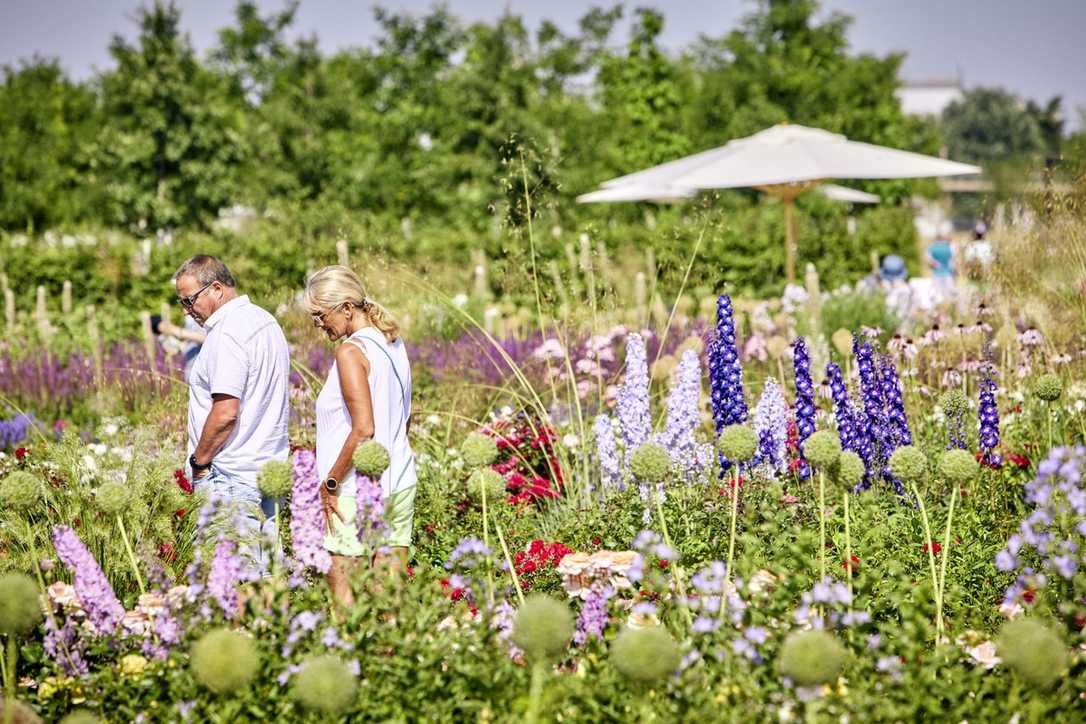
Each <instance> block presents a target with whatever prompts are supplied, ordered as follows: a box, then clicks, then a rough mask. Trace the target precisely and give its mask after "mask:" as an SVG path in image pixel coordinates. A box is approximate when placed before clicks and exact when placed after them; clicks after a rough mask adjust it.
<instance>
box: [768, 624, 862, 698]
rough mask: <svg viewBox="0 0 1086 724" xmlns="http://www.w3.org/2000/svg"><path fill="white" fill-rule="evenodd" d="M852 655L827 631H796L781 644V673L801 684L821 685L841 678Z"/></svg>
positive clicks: (779, 661) (779, 660)
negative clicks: (848, 658) (847, 658)
mask: <svg viewBox="0 0 1086 724" xmlns="http://www.w3.org/2000/svg"><path fill="white" fill-rule="evenodd" d="M847 656H848V654H847V652H846V651H845V647H844V646H842V645H841V642H839V641H838V640H837V639H836V638H834V637H833V635H831V634H829V633H826V632H825V631H794V632H792V633H790V634H789V635H788V638H786V639H785V640H784V644H783V645H782V646H781V651H780V658H779V659H778V664H779V666H780V670H781V674H783V675H784V676H787V677H788V678H789V679H791V680H792V681H794V682H795V683H796V684H797V685H799V686H817V685H819V684H829V683H831V682H834V681H836V680H837V677H838V676H840V674H841V669H843V668H844V666H845V659H846V657H847Z"/></svg>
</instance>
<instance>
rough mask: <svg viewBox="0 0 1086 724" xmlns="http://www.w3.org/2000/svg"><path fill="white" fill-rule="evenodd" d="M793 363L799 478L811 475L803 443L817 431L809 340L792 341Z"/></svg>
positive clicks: (803, 478)
mask: <svg viewBox="0 0 1086 724" xmlns="http://www.w3.org/2000/svg"><path fill="white" fill-rule="evenodd" d="M792 365H793V368H794V369H795V375H796V430H797V432H798V433H799V449H800V453H799V469H798V473H799V478H800V480H807V479H808V478H809V477H811V466H810V465H808V464H807V459H806V458H805V457H803V443H804V442H805V441H806V440H807V438H809V437H810V436H811V435H812V434H813V433H814V431H815V401H814V383H813V382H812V381H811V355H810V353H809V352H808V351H807V342H806V340H804V339H803V337H796V341H795V342H793V343H792Z"/></svg>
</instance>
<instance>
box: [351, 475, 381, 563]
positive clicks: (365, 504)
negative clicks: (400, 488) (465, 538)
mask: <svg viewBox="0 0 1086 724" xmlns="http://www.w3.org/2000/svg"><path fill="white" fill-rule="evenodd" d="M355 484H356V485H357V486H358V492H357V493H356V494H355V528H356V531H357V534H358V542H359V543H362V544H363V545H372V546H376V545H378V544H379V543H380V540H381V535H382V534H383V533H384V531H385V529H386V528H387V527H388V526H387V525H386V524H385V499H384V490H383V488H382V487H381V481H380V480H371V479H369V478H367V477H365V476H363V475H356V476H355Z"/></svg>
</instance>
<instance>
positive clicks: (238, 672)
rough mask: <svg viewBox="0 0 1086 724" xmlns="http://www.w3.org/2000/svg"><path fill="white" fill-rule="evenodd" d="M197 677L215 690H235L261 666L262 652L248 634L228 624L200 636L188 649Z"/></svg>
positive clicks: (229, 691)
mask: <svg viewBox="0 0 1086 724" xmlns="http://www.w3.org/2000/svg"><path fill="white" fill-rule="evenodd" d="M189 663H190V665H191V666H192V671H193V673H194V674H195V675H196V678H197V680H199V682H200V683H201V684H203V685H204V686H206V687H207V688H209V689H211V690H212V691H213V692H215V693H216V694H225V693H230V694H236V693H237V691H238V690H239V689H243V688H244V687H246V686H248V684H249V682H250V681H252V679H253V677H254V676H256V673H257V670H258V669H259V668H260V653H259V652H258V651H257V648H256V643H255V642H254V641H253V639H252V638H251V637H249V636H246V635H244V634H241V633H238V632H237V631H231V630H230V629H226V628H219V629H215V630H214V631H210V632H208V633H206V634H204V635H203V636H202V637H200V640H199V641H197V642H196V643H194V644H193V645H192V649H190V651H189Z"/></svg>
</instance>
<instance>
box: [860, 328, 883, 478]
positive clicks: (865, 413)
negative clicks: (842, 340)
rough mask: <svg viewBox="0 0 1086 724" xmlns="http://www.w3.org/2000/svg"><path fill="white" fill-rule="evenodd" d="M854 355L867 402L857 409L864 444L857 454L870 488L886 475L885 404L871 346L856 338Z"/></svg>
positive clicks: (863, 396) (863, 394) (863, 395)
mask: <svg viewBox="0 0 1086 724" xmlns="http://www.w3.org/2000/svg"><path fill="white" fill-rule="evenodd" d="M852 353H853V356H854V357H855V358H856V371H857V372H859V375H860V397H861V399H862V400H863V406H862V410H860V409H857V410H856V415H855V416H854V418H853V419H854V420H856V421H857V425H856V430H857V433H858V438H859V441H860V444H859V449H858V450H857V451H856V452H857V453H859V455H860V457H861V458H863V461H864V467H865V468H866V469H867V475H865V476H864V483H863V487H865V488H866V487H868V486H870V485H871V483H872V481H873V480H874V478H875V476H876V475H877V474H878V473H880V472H881V471H882V466H883V462H884V461H883V456H882V445H881V443H882V439H883V436H884V429H883V428H884V420H883V417H882V415H883V408H884V401H883V397H882V386H881V385H880V384H879V375H878V371H877V370H876V368H875V353H874V352H873V351H872V350H871V345H870V344H869V343H868V342H860V338H859V337H857V336H853V338H852Z"/></svg>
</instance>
